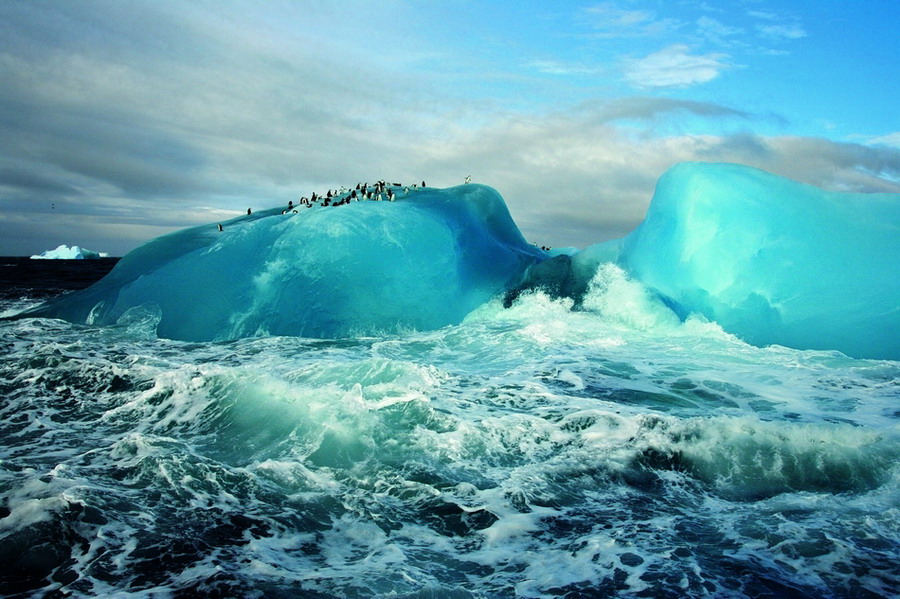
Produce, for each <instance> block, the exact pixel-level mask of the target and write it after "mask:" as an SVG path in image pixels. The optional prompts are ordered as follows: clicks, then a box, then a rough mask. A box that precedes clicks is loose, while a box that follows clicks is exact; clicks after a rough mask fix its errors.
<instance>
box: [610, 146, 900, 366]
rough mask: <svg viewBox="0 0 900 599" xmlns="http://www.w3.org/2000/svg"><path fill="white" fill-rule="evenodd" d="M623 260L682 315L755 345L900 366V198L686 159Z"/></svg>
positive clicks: (663, 185) (626, 244)
mask: <svg viewBox="0 0 900 599" xmlns="http://www.w3.org/2000/svg"><path fill="white" fill-rule="evenodd" d="M619 262H620V263H621V264H622V265H623V266H624V267H625V268H626V269H627V271H628V272H629V273H630V274H631V275H632V276H633V277H634V278H636V279H638V280H640V281H641V282H642V283H644V284H645V285H647V286H648V287H650V288H651V289H653V290H654V291H656V292H657V293H659V294H660V295H661V296H663V297H664V298H665V299H666V300H667V301H668V302H670V304H671V305H672V306H673V307H674V308H675V309H676V311H677V312H678V313H679V314H680V315H682V316H685V315H687V314H688V313H692V312H693V313H699V314H703V315H704V316H706V317H707V318H709V319H711V320H714V321H716V322H718V323H719V324H720V325H721V326H722V327H723V328H724V329H725V330H727V331H729V332H731V333H734V334H735V335H738V336H739V337H741V338H743V339H744V340H745V341H747V342H749V343H752V344H754V345H770V344H779V345H785V346H789V347H794V348H800V349H833V350H839V351H842V352H844V353H846V354H848V355H850V356H854V357H869V358H888V359H900V194H861V193H837V192H826V191H822V190H821V189H818V188H816V187H812V186H809V185H804V184H801V183H798V182H795V181H791V180H789V179H785V178H782V177H777V176H775V175H772V174H769V173H766V172H764V171H761V170H758V169H754V168H750V167H746V166H740V165H734V164H705V163H684V164H680V165H677V166H675V167H673V168H672V169H670V170H669V171H668V172H667V173H665V174H664V175H663V176H662V177H661V178H660V180H659V182H658V184H657V187H656V193H655V194H654V197H653V201H652V202H651V205H650V208H649V210H648V212H647V216H646V219H645V220H644V222H643V223H642V224H641V225H640V226H639V227H638V228H637V229H636V230H635V231H634V232H632V233H631V234H630V235H628V236H627V237H626V238H625V239H624V240H623V241H622V242H621V253H620V256H619Z"/></svg>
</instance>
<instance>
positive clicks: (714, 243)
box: [24, 163, 900, 359]
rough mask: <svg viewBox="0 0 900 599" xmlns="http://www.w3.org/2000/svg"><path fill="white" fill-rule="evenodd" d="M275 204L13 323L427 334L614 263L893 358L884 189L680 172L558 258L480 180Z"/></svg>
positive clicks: (700, 296) (761, 337) (733, 315)
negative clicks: (361, 197)
mask: <svg viewBox="0 0 900 599" xmlns="http://www.w3.org/2000/svg"><path fill="white" fill-rule="evenodd" d="M282 212H283V211H282V209H281V208H278V209H273V210H269V211H263V212H259V213H255V214H253V215H252V216H251V215H248V216H245V217H241V218H238V219H235V220H233V221H231V222H228V223H224V228H223V230H222V231H218V230H217V227H216V225H214V224H211V225H208V226H204V227H197V228H193V229H187V230H184V231H180V232H177V233H174V234H171V235H168V236H165V237H161V238H159V239H156V240H153V241H151V242H149V243H147V244H146V245H144V246H142V247H140V248H138V249H137V250H135V251H133V252H131V253H130V254H128V255H127V256H125V257H124V258H123V259H122V260H121V261H120V263H119V264H118V265H117V266H116V268H115V269H114V270H113V271H112V272H111V273H110V274H109V275H108V276H107V277H106V278H105V279H103V280H102V281H100V282H99V283H97V284H96V285H94V286H93V287H91V288H89V289H86V290H84V291H82V292H79V293H76V294H73V295H71V296H66V297H64V298H62V299H59V300H56V301H54V302H50V303H48V304H46V305H44V306H42V307H39V308H38V309H36V310H32V311H30V312H29V313H27V314H24V316H51V317H58V318H63V319H66V320H71V321H75V322H91V323H95V324H112V323H116V322H118V321H120V319H122V318H123V317H124V318H126V319H127V318H134V317H141V318H144V317H150V318H156V319H158V324H157V325H156V331H157V333H158V334H159V335H160V336H163V337H170V338H174V339H184V340H194V341H201V340H217V339H218V340H222V339H234V338H240V337H248V336H259V335H300V336H310V337H342V336H360V335H372V334H379V333H385V332H387V333H390V332H397V331H403V330H406V329H418V330H427V329H434V328H437V327H441V326H445V325H449V324H454V323H458V322H460V321H461V320H462V319H463V318H464V317H465V316H466V314H468V313H469V312H470V311H471V310H472V309H474V308H475V307H477V306H479V305H480V304H482V303H484V302H486V301H488V300H490V299H491V298H492V297H495V296H497V295H501V294H504V293H505V299H506V301H507V303H511V302H513V301H515V298H516V297H517V295H518V294H520V293H522V292H527V291H528V290H531V289H535V288H540V289H543V290H544V291H547V292H549V293H550V294H551V295H555V296H566V297H572V298H575V300H576V307H577V306H578V302H580V300H581V299H582V298H583V297H584V295H585V294H586V293H588V291H589V289H590V285H591V281H592V279H593V277H594V275H595V273H596V272H597V269H598V267H599V266H600V265H601V264H603V263H606V262H615V263H617V264H618V265H620V266H621V267H623V268H624V269H626V271H627V272H628V273H629V275H630V276H631V277H632V278H633V279H636V280H638V281H640V282H641V283H643V284H644V285H645V286H646V287H647V288H649V289H650V290H651V291H652V292H653V293H656V294H658V295H659V296H660V297H662V298H663V300H664V301H665V302H666V303H667V304H668V305H669V306H670V307H671V308H672V309H673V310H674V311H675V313H676V314H678V315H679V316H680V317H682V318H684V317H686V316H687V315H689V314H692V313H695V314H702V315H704V316H705V317H707V318H709V319H711V320H714V321H716V322H718V323H719V324H720V325H721V326H722V327H723V328H724V329H725V330H727V331H729V332H731V333H734V334H736V335H738V336H740V337H742V338H743V339H745V340H746V341H748V342H750V343H753V344H756V345H769V344H782V345H787V346H790V347H795V348H801V349H836V350H840V351H842V352H845V353H847V354H849V355H851V356H854V357H870V358H889V359H900V258H898V257H900V195H897V194H850V193H830V192H824V191H822V190H820V189H817V188H814V187H810V186H807V185H802V184H799V183H796V182H793V181H790V180H787V179H783V178H780V177H776V176H774V175H771V174H768V173H765V172H763V171H759V170H756V169H752V168H749V167H743V166H738V165H731V164H699V163H687V164H681V165H678V166H676V167H674V168H672V169H671V170H670V171H669V172H667V173H666V174H665V175H663V177H661V178H660V180H659V182H658V185H657V189H656V193H655V195H654V198H653V201H652V202H651V205H650V208H649V210H648V213H647V217H646V219H645V221H644V222H643V223H642V224H641V225H640V226H639V227H638V228H637V229H636V230H635V231H634V232H632V233H631V234H630V235H628V236H627V237H626V238H624V239H621V240H617V241H613V242H608V243H604V244H597V245H595V246H591V247H589V248H587V249H585V250H584V251H577V250H573V251H571V252H568V253H566V254H562V255H557V256H554V255H553V254H552V253H550V254H548V253H546V252H543V251H541V250H539V249H538V248H536V247H534V246H533V245H531V244H529V243H527V242H526V241H525V240H524V239H523V237H522V235H521V233H520V232H519V230H518V228H517V227H516V225H515V223H514V222H513V221H512V219H511V218H510V215H509V212H508V210H507V208H506V205H505V203H504V201H503V199H502V198H501V197H500V196H499V194H497V192H495V191H494V190H493V189H490V188H488V187H484V186H480V185H463V186H459V187H454V188H449V189H432V188H425V189H421V190H418V191H415V192H409V193H407V194H402V195H401V193H400V192H399V190H398V195H397V201H396V202H386V201H383V202H373V201H364V202H350V203H349V204H346V205H340V206H327V207H326V206H321V205H318V206H315V207H313V208H305V207H300V208H299V212H298V213H296V214H295V213H293V212H292V211H288V212H287V213H286V214H283V213H282ZM141 314H143V316H140V315H141ZM148 315H149V316H148Z"/></svg>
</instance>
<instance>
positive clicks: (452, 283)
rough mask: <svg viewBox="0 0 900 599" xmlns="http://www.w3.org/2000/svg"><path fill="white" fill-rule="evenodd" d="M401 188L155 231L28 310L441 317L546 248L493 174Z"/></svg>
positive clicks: (164, 331)
mask: <svg viewBox="0 0 900 599" xmlns="http://www.w3.org/2000/svg"><path fill="white" fill-rule="evenodd" d="M395 192H396V194H397V201H394V202H388V201H364V202H351V203H349V204H346V205H342V206H328V207H325V206H321V205H314V206H313V207H311V208H306V207H303V206H301V207H299V208H298V212H297V213H294V212H293V211H288V212H287V213H286V214H282V212H283V208H281V207H280V208H277V209H270V210H265V211H258V212H255V213H253V214H252V215H247V216H242V217H239V218H236V219H234V220H232V221H230V222H225V223H222V231H221V232H220V231H219V230H218V227H217V225H216V224H210V225H204V226H201V227H195V228H191V229H186V230H183V231H178V232H175V233H172V234H170V235H166V236H163V237H160V238H157V239H154V240H152V241H150V242H149V243H147V244H145V245H143V246H141V247H139V248H137V249H135V250H134V251H132V252H130V253H129V254H127V255H126V256H124V257H123V258H122V260H120V261H119V263H118V264H117V265H116V267H115V268H114V269H113V270H112V271H111V272H110V274H109V275H107V277H106V278H104V279H103V280H101V281H100V282H98V283H97V284H95V285H94V286H93V287H90V288H88V289H86V290H83V291H81V292H78V293H76V294H73V295H71V296H66V297H64V298H62V299H61V300H59V301H57V302H53V303H50V304H49V305H47V306H45V307H42V308H39V309H38V310H36V311H34V312H32V313H31V314H30V315H44V316H55V317H59V318H63V319H65V320H69V321H74V322H90V323H92V324H113V323H116V322H117V321H119V319H120V318H122V317H123V316H124V315H126V313H128V312H129V311H130V310H138V309H140V310H144V311H146V310H148V309H150V310H152V311H153V312H155V313H156V314H158V316H159V322H158V325H157V328H156V332H157V334H158V335H160V336H162V337H167V338H172V339H180V340H188V341H207V340H227V339H236V338H242V337H252V336H265V335H296V336H306V337H320V338H337V337H348V336H366V335H376V334H381V333H392V332H400V331H404V330H413V329H414V330H431V329H436V328H439V327H442V326H445V325H448V324H455V323H459V322H460V321H462V319H463V318H464V317H465V316H466V314H468V313H469V312H470V311H472V310H473V309H474V308H476V307H477V306H479V305H481V304H483V303H484V302H486V301H488V300H489V299H490V298H491V297H493V296H495V295H497V294H498V293H500V292H502V291H503V290H504V289H505V288H506V287H508V286H509V285H511V284H513V283H515V282H517V281H516V278H517V277H520V276H521V273H522V272H523V271H524V270H525V268H526V267H527V266H528V265H530V264H532V263H534V262H537V261H538V260H540V259H542V258H543V252H541V251H540V250H539V249H538V248H536V247H534V246H533V245H531V244H529V243H528V242H526V241H525V239H524V238H523V237H522V234H521V233H520V232H519V229H518V228H517V227H516V225H515V223H514V222H513V220H512V218H511V217H510V215H509V211H508V210H507V207H506V204H505V203H504V201H503V199H502V198H501V197H500V195H499V194H498V193H497V192H496V191H494V190H493V189H491V188H489V187H485V186H481V185H474V184H470V185H464V186H460V187H456V188H450V189H443V190H439V189H432V188H418V189H417V190H415V191H413V190H409V191H408V192H406V193H405V194H404V192H403V190H402V189H396V190H395ZM133 315H134V312H132V314H131V317H133Z"/></svg>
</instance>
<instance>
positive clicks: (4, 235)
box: [0, 0, 900, 256]
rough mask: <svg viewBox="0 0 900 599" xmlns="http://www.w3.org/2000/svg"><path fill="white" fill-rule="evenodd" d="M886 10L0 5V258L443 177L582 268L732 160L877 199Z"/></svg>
mask: <svg viewBox="0 0 900 599" xmlns="http://www.w3.org/2000/svg"><path fill="white" fill-rule="evenodd" d="M897 23H900V2H897V1H896V0H862V1H860V2H848V1H846V0H845V1H837V0H815V1H812V0H810V1H800V0H777V1H770V0H728V1H719V0H704V1H693V0H683V1H682V0H667V1H662V0H660V1H655V0H610V1H607V2H604V1H601V2H596V1H583V2H582V1H567V0H558V1H556V2H544V1H541V2H537V1H531V0H509V1H507V0H498V1H490V0H482V1H476V0H471V1H470V0H442V1H440V2H437V1H433V2H432V1H427V0H380V1H379V2H366V1H361V0H341V1H329V0H297V1H287V0H268V1H266V2H252V1H246V2H237V1H220V0H216V1H204V0H195V1H191V2H184V1H180V0H179V1H166V0H153V1H149V0H148V1H142V0H129V1H127V2H126V1H123V0H107V1H104V0H99V1H93V0H55V1H42V0H28V1H25V0H0V255H10V256H27V255H31V254H35V253H40V252H42V251H44V250H48V249H53V248H55V247H56V246H58V245H60V244H67V245H79V246H82V247H85V248H88V249H91V250H95V251H102V252H108V253H110V254H111V255H114V256H121V255H124V254H125V253H127V252H128V251H129V250H131V249H133V248H135V247H137V246H139V245H141V244H143V243H144V242H146V241H149V240H150V239H152V238H154V237H157V236H159V235H163V234H165V233H168V232H171V231H174V230H177V229H180V228H184V227H187V226H194V225H201V224H205V223H216V222H219V221H222V220H226V219H228V218H232V217H234V216H237V215H239V214H242V213H246V210H247V208H248V207H250V208H254V209H263V208H270V207H275V206H279V205H286V204H287V202H288V201H290V200H294V201H296V200H297V199H298V198H299V197H301V196H304V195H306V196H308V195H309V194H311V193H312V192H313V191H316V192H319V193H324V192H325V191H327V190H328V189H336V188H339V187H341V186H342V185H343V186H348V187H349V186H355V185H356V183H359V182H365V181H368V182H373V181H376V180H378V179H385V180H390V181H391V182H394V181H396V182H401V183H404V184H409V183H414V182H421V181H426V182H427V184H428V185H429V186H436V187H450V186H454V185H459V184H462V183H463V182H464V180H465V178H466V177H467V176H470V177H471V179H472V181H473V182H475V183H482V184H485V185H490V186H491V187H493V188H495V189H496V190H497V191H499V192H500V193H501V195H502V196H503V197H504V199H505V200H506V202H507V205H508V206H509V209H510V212H511V214H512V216H513V218H514V219H515V221H516V223H517V224H518V225H519V228H520V229H521V230H522V232H523V234H524V235H525V237H526V239H528V240H529V241H531V242H533V243H536V244H538V245H548V246H554V247H559V246H575V247H582V248H583V247H586V246H588V245H590V244H593V243H597V242H601V241H606V240H609V239H615V238H619V237H622V236H624V235H626V234H627V233H628V232H629V231H631V230H633V229H634V228H635V227H636V226H637V225H638V224H639V223H640V222H641V220H642V219H643V217H644V214H645V212H646V209H647V205H648V204H649V202H650V199H651V198H652V196H653V190H654V186H655V184H656V181H657V179H658V178H659V176H660V175H662V174H663V173H664V172H665V171H666V170H667V169H668V168H669V167H671V166H672V165H674V164H676V163H678V162H682V161H689V160H696V161H704V162H737V163H741V164H747V165H751V166H755V167H759V168H763V169H765V170H767V171H770V172H772V173H775V174H778V175H783V176H787V177H790V178H792V179H795V180H798V181H803V182H806V183H809V184H813V185H817V186H819V187H821V188H823V189H828V190H838V191H854V192H865V193H873V192H889V193H900V111H898V98H900V42H898V39H897V33H896V32H897Z"/></svg>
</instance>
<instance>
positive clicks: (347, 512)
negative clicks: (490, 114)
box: [0, 258, 900, 599]
mask: <svg viewBox="0 0 900 599" xmlns="http://www.w3.org/2000/svg"><path fill="white" fill-rule="evenodd" d="M114 262H115V260H99V261H78V262H68V261H40V262H39V261H29V260H25V259H18V258H16V259H3V260H0V264H2V269H0V273H2V274H0V276H2V284H0V299H2V307H0V312H2V313H5V314H9V313H13V312H16V311H18V310H21V309H24V308H26V307H28V306H31V305H34V304H35V303H36V302H38V301H40V300H42V299H45V298H47V297H50V296H52V295H55V294H57V293H60V292H64V291H65V290H68V289H75V288H78V287H82V286H84V285H86V284H87V283H89V282H90V281H92V280H94V279H96V278H97V277H99V276H102V274H103V273H104V272H106V271H107V270H108V269H109V268H111V267H112V265H113V264H114ZM606 274H607V279H608V280H609V281H610V284H609V285H608V286H606V287H602V288H601V287H598V288H596V289H593V290H592V291H591V295H589V297H588V298H587V299H586V301H585V309H584V310H582V311H580V312H573V311H572V310H571V309H570V308H571V306H570V305H569V304H567V303H566V302H565V301H563V300H551V299H549V298H547V297H545V296H542V295H540V294H535V295H527V294H526V295H524V296H523V297H520V298H519V299H518V300H517V301H516V302H515V303H514V304H513V305H512V306H511V307H510V308H508V309H505V308H504V307H503V305H502V302H500V301H499V300H498V301H496V302H491V303H489V304H487V305H485V306H484V307H482V308H481V309H479V310H476V312H475V313H473V314H472V315H470V317H469V318H468V319H467V320H466V321H465V322H464V323H462V324H460V325H458V326H452V327H446V328H444V329H441V330H438V331H432V332H427V333H409V334H405V335H391V336H385V337H368V338H358V339H341V340H332V341H322V340H315V339H303V338H293V337H265V338H257V339H244V340H240V341H233V342H222V343H185V342H176V341H171V340H165V339H159V338H157V337H156V335H155V326H156V322H158V320H156V319H157V318H158V315H155V314H154V311H153V310H152V309H147V310H146V311H143V312H141V311H137V312H133V313H131V314H129V317H128V318H127V319H124V320H123V321H121V322H119V323H118V324H117V325H115V326H109V327H92V326H85V325H74V324H71V323H66V322H62V321H57V320H49V319H25V320H16V321H0V595H2V596H5V597H48V598H49V597H54V598H55V597H107V596H108V597H142V598H143V597H147V598H149V597H154V598H157V597H315V598H325V597H328V598H332V597H359V598H363V597H384V598H387V597H391V598H394V597H401V598H409V599H412V598H415V599H424V598H438V597H441V598H452V599H459V598H491V599H495V598H506V597H542V598H544V597H567V598H569V599H576V598H587V597H664V598H673V599H674V598H681V597H772V598H776V597H798V598H800V597H802V598H810V599H813V598H814V599H819V598H822V597H831V598H851V597H859V598H870V597H871V598H874V597H896V596H897V590H898V588H900V466H898V458H900V364H898V363H897V362H891V361H876V360H856V359H851V358H848V357H846V356H843V355H841V354H839V353H836V352H810V351H796V350H790V349H786V348H780V347H771V348H757V347H752V346H749V345H747V344H745V343H742V342H741V341H740V340H738V339H736V338H734V337H732V336H730V335H727V334H725V333H723V332H722V331H721V330H720V329H719V328H718V327H716V326H715V325H714V324H712V323H708V322H702V321H695V320H689V321H687V322H684V323H681V322H677V320H676V321H672V320H671V319H670V318H668V317H667V316H666V314H668V312H667V309H665V307H663V306H658V305H656V304H654V303H653V302H652V301H650V300H648V299H647V298H648V296H647V295H646V294H642V293H641V289H640V287H639V286H638V285H637V284H636V283H633V282H630V281H628V280H626V279H625V278H624V277H623V275H622V273H621V272H620V271H617V270H615V269H608V272H607V273H606ZM186 309H188V308H186Z"/></svg>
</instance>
